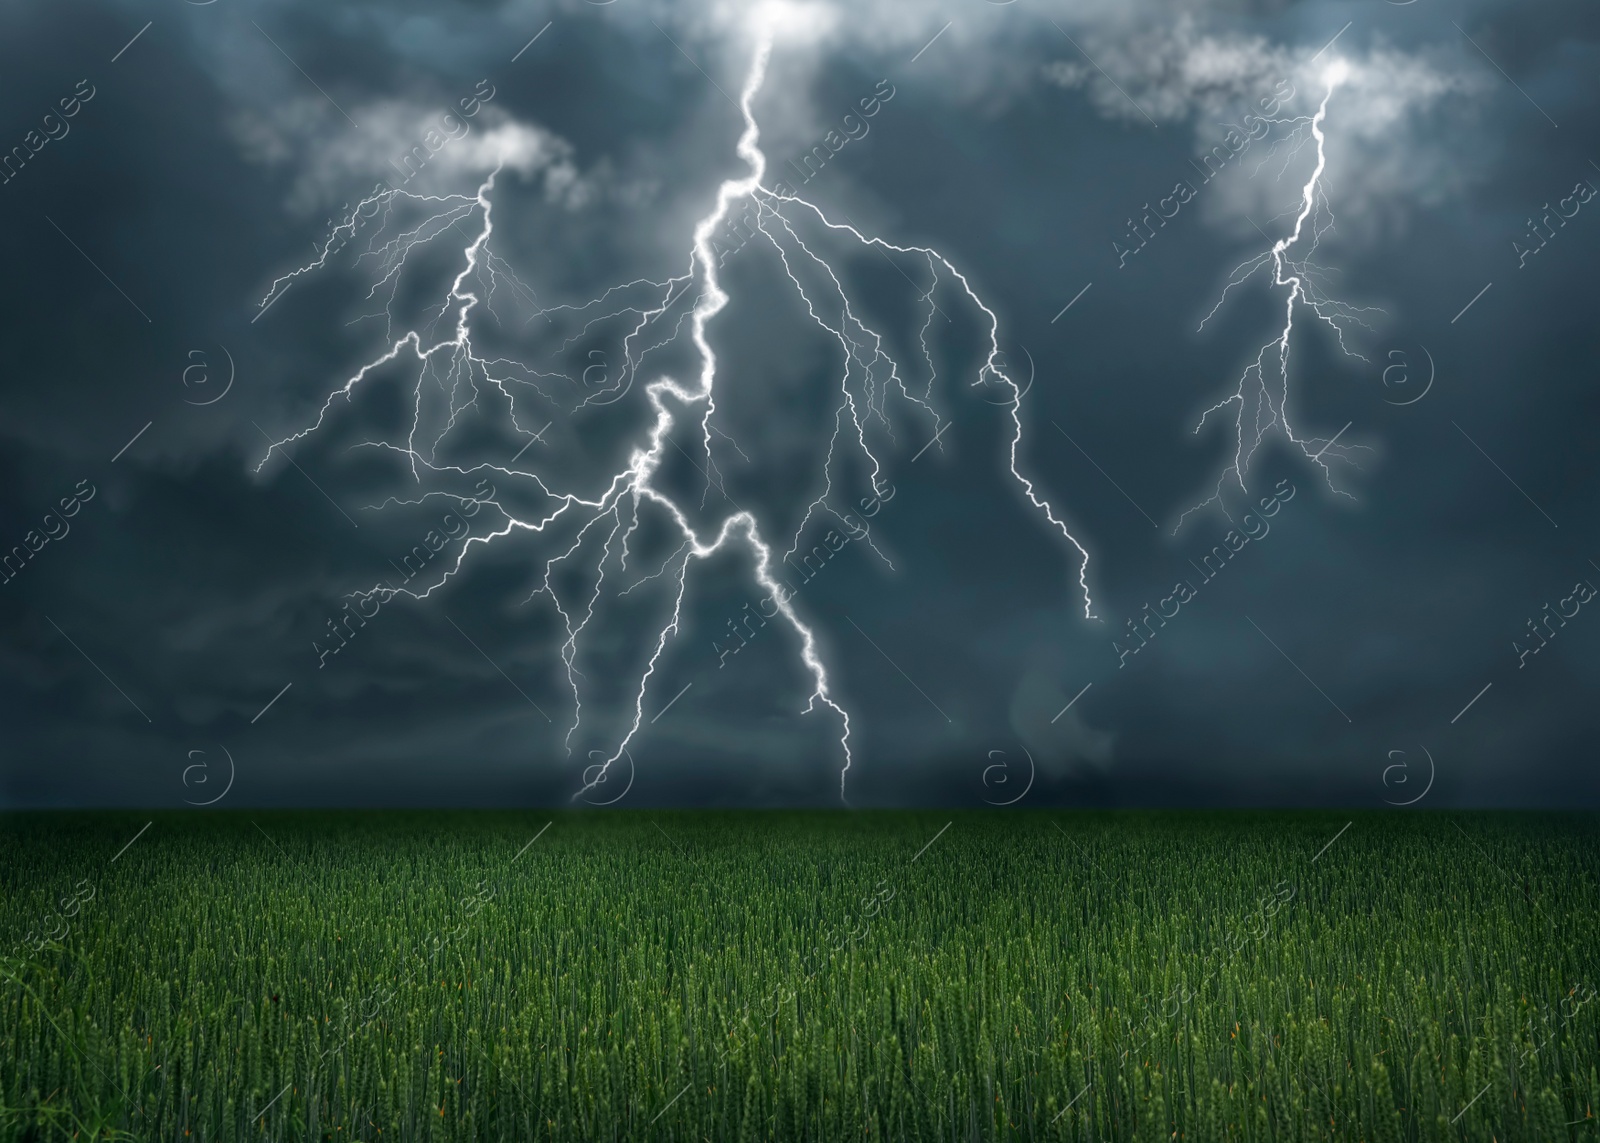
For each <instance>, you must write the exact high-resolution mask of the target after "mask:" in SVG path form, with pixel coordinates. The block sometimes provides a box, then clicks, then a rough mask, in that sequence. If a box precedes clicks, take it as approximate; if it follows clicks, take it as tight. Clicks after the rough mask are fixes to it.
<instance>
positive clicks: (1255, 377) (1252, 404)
mask: <svg viewBox="0 0 1600 1143" xmlns="http://www.w3.org/2000/svg"><path fill="white" fill-rule="evenodd" d="M1349 75H1350V68H1349V65H1348V64H1347V63H1346V62H1345V61H1344V60H1335V61H1333V62H1332V63H1331V64H1329V65H1328V67H1327V68H1326V69H1325V70H1324V72H1323V81H1324V82H1325V83H1326V85H1327V90H1326V91H1325V92H1324V93H1323V96H1322V102H1321V104H1319V105H1318V107H1317V111H1316V114H1315V115H1313V116H1312V117H1311V121H1310V133H1311V138H1312V139H1313V140H1314V141H1315V142H1316V150H1317V160H1316V163H1315V165H1314V166H1313V167H1312V171H1311V175H1310V177H1309V178H1307V179H1306V182H1305V185H1304V186H1303V187H1302V188H1301V192H1300V209H1299V213H1298V214H1296V216H1295V220H1294V230H1293V231H1292V232H1291V233H1290V234H1289V235H1288V236H1287V237H1284V238H1280V239H1278V240H1277V241H1276V242H1274V243H1273V244H1272V246H1271V248H1270V249H1268V250H1266V251H1264V252H1262V253H1260V254H1258V255H1256V256H1255V257H1254V258H1251V259H1250V260H1248V261H1246V262H1243V263H1241V264H1240V265H1239V266H1237V267H1235V269H1234V271H1233V274H1232V275H1231V276H1230V277H1229V279H1228V284H1227V285H1226V286H1224V287H1223V289H1222V296H1221V297H1220V298H1218V299H1217V303H1216V305H1214V306H1213V307H1212V308H1211V311H1210V313H1208V314H1206V316H1205V318H1204V319H1203V320H1202V321H1201V322H1200V328H1201V329H1204V328H1205V326H1206V322H1208V321H1210V320H1211V319H1212V317H1214V316H1215V315H1216V312H1217V310H1219V309H1221V308H1222V303H1223V302H1225V301H1227V299H1228V292H1229V291H1230V290H1232V289H1233V288H1234V287H1235V286H1239V285H1242V284H1243V283H1244V282H1246V281H1248V280H1249V279H1250V278H1252V277H1254V276H1255V275H1256V273H1257V272H1258V271H1260V270H1263V269H1266V268H1268V267H1270V268H1271V271H1272V285H1273V286H1274V287H1280V286H1286V287H1288V293H1287V294H1286V295H1285V297H1284V312H1283V328H1282V329H1281V330H1279V331H1278V333H1277V335H1276V336H1274V337H1273V338H1272V340H1270V341H1268V342H1267V343H1266V344H1265V345H1263V346H1262V347H1261V350H1260V352H1258V353H1257V354H1256V357H1255V360H1254V361H1252V362H1251V363H1250V364H1249V365H1248V366H1246V367H1245V370H1244V372H1243V374H1241V375H1240V378H1239V387H1238V388H1237V389H1236V390H1235V391H1234V392H1232V393H1230V394H1228V396H1226V397H1224V398H1223V399H1222V400H1221V401H1218V402H1217V403H1216V404H1215V405H1212V406H1211V407H1210V408H1209V409H1207V410H1206V411H1205V412H1204V413H1202V414H1201V415H1200V420H1199V423H1198V424H1196V425H1195V428H1194V431H1195V432H1196V433H1199V431H1200V430H1201V429H1202V428H1203V427H1204V426H1205V423H1206V419H1207V418H1208V417H1210V416H1211V414H1212V413H1215V412H1216V411H1217V410H1219V409H1222V408H1224V407H1225V406H1227V405H1237V406H1238V412H1237V415H1236V417H1235V420H1234V431H1235V448H1234V454H1233V462H1232V463H1231V464H1229V465H1228V466H1227V467H1226V468H1224V469H1223V470H1222V473H1221V474H1220V475H1219V476H1218V477H1217V484H1216V488H1215V489H1214V490H1213V492H1212V494H1211V495H1210V496H1209V497H1207V498H1206V499H1205V500H1202V501H1201V502H1200V503H1199V504H1196V505H1195V506H1194V507H1193V508H1190V509H1188V510H1187V511H1185V512H1184V513H1183V515H1181V516H1179V517H1178V523H1177V526H1176V527H1174V528H1173V531H1174V532H1176V531H1177V530H1178V528H1181V527H1182V526H1183V521H1184V520H1185V519H1186V518H1188V516H1189V515H1190V514H1191V513H1193V512H1198V511H1199V510H1200V509H1202V508H1204V507H1206V506H1207V505H1209V504H1217V505H1219V506H1221V505H1222V491H1223V487H1224V485H1226V484H1227V483H1228V482H1229V477H1230V476H1231V477H1232V478H1233V480H1234V482H1236V483H1237V484H1238V485H1239V489H1240V491H1241V492H1244V493H1246V494H1248V493H1249V489H1248V488H1247V487H1246V486H1245V475H1246V473H1247V472H1248V471H1249V467H1250V461H1251V458H1252V457H1254V455H1255V452H1256V449H1257V448H1259V447H1260V445H1261V442H1262V441H1263V440H1265V439H1266V436H1267V434H1268V433H1269V432H1270V431H1272V429H1273V428H1275V427H1278V428H1280V429H1281V431H1282V434H1283V437H1284V439H1285V440H1287V441H1289V442H1290V443H1291V444H1293V445H1295V446H1296V447H1298V448H1299V449H1300V451H1301V452H1302V453H1304V454H1305V456H1306V458H1307V459H1308V460H1310V461H1311V462H1312V463H1313V464H1315V465H1316V466H1317V467H1319V468H1320V469H1322V471H1323V475H1324V478H1325V479H1326V481H1327V484H1328V487H1329V489H1331V490H1332V491H1334V492H1336V493H1338V494H1339V495H1341V496H1349V495H1350V494H1349V493H1348V492H1345V491H1344V490H1343V489H1340V488H1338V487H1337V486H1336V485H1335V484H1334V482H1333V470H1332V468H1331V467H1330V464H1329V461H1328V460H1324V459H1323V457H1324V456H1326V457H1328V458H1329V460H1333V459H1339V460H1345V461H1350V460H1351V454H1352V453H1353V452H1356V451H1359V450H1360V449H1361V447H1362V446H1359V445H1341V444H1338V443H1337V439H1338V436H1337V434H1335V437H1334V438H1333V439H1331V440H1328V441H1323V440H1322V439H1321V438H1317V437H1308V438H1301V437H1297V436H1296V435H1295V432H1294V429H1293V428H1292V427H1291V426H1290V424H1289V339H1290V336H1291V335H1292V334H1293V332H1294V313H1295V306H1296V304H1302V305H1304V306H1305V307H1306V308H1307V309H1309V310H1310V311H1311V313H1312V314H1313V315H1314V316H1315V317H1316V318H1317V319H1319V320H1321V321H1324V322H1326V323H1327V324H1328V325H1329V326H1330V327H1332V329H1333V331H1334V333H1335V335H1336V336H1337V338H1338V341H1339V348H1340V350H1341V351H1342V352H1344V353H1345V354H1347V355H1348V356H1351V357H1355V358H1357V359H1359V360H1362V361H1365V360H1366V358H1365V357H1362V356H1361V354H1359V353H1357V352H1355V351H1354V350H1352V349H1350V348H1349V347H1348V346H1347V345H1346V344H1345V340H1344V335H1345V325H1344V323H1354V324H1356V325H1361V326H1365V325H1366V323H1365V322H1363V321H1362V320H1361V318H1360V316H1359V315H1360V314H1362V313H1366V312H1371V310H1370V307H1360V306H1352V305H1349V304H1347V303H1344V302H1341V301H1337V300H1335V299H1332V298H1329V297H1327V296H1326V295H1325V294H1324V293H1323V292H1322V290H1321V288H1320V286H1318V284H1317V277H1318V276H1319V274H1320V273H1321V271H1320V269H1319V268H1318V267H1317V266H1316V264H1315V263H1313V262H1312V261H1311V260H1310V259H1311V256H1312V255H1314V254H1315V253H1316V251H1317V246H1318V244H1319V243H1320V242H1321V240H1322V236H1323V235H1324V234H1326V233H1327V232H1328V231H1329V230H1330V229H1332V227H1333V216H1332V213H1331V212H1330V211H1329V209H1328V206H1327V197H1326V191H1325V190H1324V188H1323V185H1322V179H1323V175H1324V173H1325V172H1326V171H1327V165H1328V156H1327V147H1326V144H1327V137H1326V135H1325V134H1324V133H1323V129H1322V128H1323V123H1324V122H1325V121H1326V120H1327V117H1328V102H1329V101H1330V100H1331V99H1332V98H1333V93H1334V91H1335V90H1336V89H1337V88H1338V87H1339V85H1340V84H1342V83H1343V82H1345V80H1347V79H1348V78H1349ZM1273 122H1281V121H1278V120H1274V121H1273ZM1289 122H1297V121H1294V120H1291V121H1289ZM1294 149H1295V150H1297V149H1298V148H1294ZM1308 223H1309V226H1308ZM1302 236H1305V238H1306V242H1307V245H1306V251H1305V254H1304V255H1303V256H1301V257H1298V258H1296V257H1291V256H1290V253H1289V252H1290V250H1291V248H1293V247H1294V246H1295V245H1296V244H1297V243H1299V242H1300V241H1301V238H1302ZM1274 346H1276V347H1277V355H1276V358H1277V376H1276V378H1275V389H1276V391H1274V388H1273V387H1269V385H1268V377H1267V371H1268V365H1267V361H1268V354H1269V353H1270V352H1271V350H1272V349H1273V347H1274ZM1247 421H1248V422H1249V426H1248V428H1247V425H1246V422H1247ZM1247 438H1248V440H1247ZM1318 445H1320V446H1321V447H1320V448H1318V447H1317V446H1318ZM1313 449H1315V451H1313ZM1351 463H1354V462H1353V461H1351ZM1224 511H1226V508H1224Z"/></svg>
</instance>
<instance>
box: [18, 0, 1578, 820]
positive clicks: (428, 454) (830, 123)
mask: <svg viewBox="0 0 1600 1143" xmlns="http://www.w3.org/2000/svg"><path fill="white" fill-rule="evenodd" d="M763 43H766V44H768V45H769V48H768V49H767V50H768V51H769V52H770V54H768V55H763V54H762V53H763V47H762V45H763ZM762 59H764V60H765V67H764V70H763V71H761V72H760V73H759V75H758V73H756V72H753V70H752V69H753V67H756V66H757V65H758V64H759V62H760V61H761V60H762ZM0 75H3V76H4V77H5V79H4V83H3V88H0V146H3V147H4V148H5V149H6V150H7V153H8V154H9V156H10V157H9V158H7V159H5V160H4V161H3V164H0V179H4V182H3V183H0V212H3V217H4V219H5V221H6V226H5V237H4V240H3V241H4V251H5V265H6V272H5V273H4V274H3V275H0V315H3V317H0V321H3V322H4V326H5V339H4V344H5V347H6V367H5V370H4V377H5V380H4V387H3V389H0V549H3V551H4V553H6V560H5V563H4V570H3V572H0V579H3V580H4V582H3V583H0V628H3V637H0V720H3V723H0V725H3V729H4V734H3V737H0V806H5V807H8V808H18V807H64V806H107V805H141V806H150V807H181V806H183V805H185V804H189V805H200V804H211V805H216V806H219V807H243V806H267V805H273V806H277V805H314V806H322V805H357V806H360V805H400V804H404V805H472V806H478V805H521V804H548V805H565V804H568V803H569V802H570V801H572V799H574V797H575V796H576V797H577V803H576V804H580V805H581V804H584V803H589V804H614V805H618V806H651V805H667V804H682V805H749V806H770V805H823V806H827V805H839V804H841V789H842V792H843V793H842V796H843V799H844V800H845V801H847V802H848V804H850V805H858V806H873V805H920V804H928V803H948V804H954V805H972V806H979V805H983V804H985V803H987V804H1003V803H1016V804H1039V805H1045V804H1052V803H1055V804H1081V805H1128V804H1168V805H1267V804H1295V805H1321V804H1347V805H1361V806H1366V805H1370V806H1381V805H1383V804H1385V803H1389V804H1401V803H1408V802H1409V803H1412V804H1418V805H1421V806H1424V807H1428V806H1438V807H1445V806H1573V805H1580V806H1593V805H1595V804H1596V803H1597V802H1600V768H1597V765H1596V761H1595V751H1594V749H1593V743H1594V736H1595V733H1596V731H1597V729H1600V725H1597V716H1596V708H1595V705H1594V695H1595V688H1596V684H1597V682H1600V667H1597V666H1596V665H1595V664H1596V662H1597V657H1596V656H1597V653H1600V602H1596V603H1594V604H1593V605H1592V606H1591V605H1589V603H1588V600H1589V597H1590V596H1592V595H1593V594H1595V588H1594V587H1591V586H1589V585H1590V584H1594V585H1600V542H1596V539H1595V536H1596V533H1595V529H1596V526H1597V523H1600V521H1597V518H1596V511H1597V508H1600V504H1597V500H1596V496H1595V493H1594V489H1595V465H1596V457H1595V449H1594V447H1593V443H1592V442H1593V438H1594V430H1595V426H1596V423H1597V421H1596V413H1597V409H1596V398H1595V396H1594V392H1595V380H1596V362H1597V360H1600V358H1597V349H1600V346H1597V339H1600V324H1597V323H1596V321H1595V316H1594V315H1595V302H1596V298H1597V287H1596V284H1595V275H1594V266H1595V260H1596V255H1597V252H1600V201H1593V200H1592V197H1591V196H1594V195H1595V194H1596V188H1600V143H1597V140H1600V115H1597V100H1596V94H1597V90H1596V89H1597V85H1600V12H1597V11H1596V10H1595V8H1594V7H1593V5H1589V4H1579V3H1575V2H1574V3H1565V2H1562V3H1552V4H1543V5H1539V6H1537V8H1536V9H1535V8H1530V7H1529V6H1526V5H1515V4H1508V3H1495V4H1490V3H1476V2H1468V3H1456V4H1450V5H1446V4H1442V3H1439V2H1437V0H1414V2H1412V3H1406V4H1399V3H1391V2H1383V0H1377V2H1361V3H1335V2H1317V3H1298V4H1294V3H1270V2H1264V0H1263V2H1259V3H1243V2H1241V3H1216V4H1198V3H1190V4H1180V5H1176V6H1174V5H1170V4H1164V5H1153V4H1148V3H1144V2H1142V0H1140V2H1136V3H1132V4H1128V3H1116V4H1112V3H1104V4H1101V3H1096V4H1070V3H1054V4H1051V3H1042V2H1039V0H1016V2H1015V3H1009V4H996V3H986V2H983V0H961V2H959V3H938V4H931V5H916V6H913V5H906V4H903V3H898V2H894V3H889V2H886V0H868V2H865V3H844V2H842V0H807V2H800V0H788V2H770V3H760V4H726V3H715V2H711V0H691V2H690V3H671V4H668V3H655V2H648V0H616V2H614V3H608V4H597V3H589V2H581V0H573V2H570V3H555V4H552V3H547V2H540V3H504V4H500V3H490V2H487V0H480V2H471V3H466V2H463V3H453V4H440V3H389V2H385V3H382V4H364V3H353V4H336V5H330V4H321V3H309V2H302V0H295V2H287V3H284V2H280V3H264V2H254V0H212V2H211V3H205V4H200V3H194V2H184V0H162V2H151V0H140V2H127V3H97V2H91V0H70V2H67V3H59V4H43V3H27V4H10V5H6V6H5V7H4V9H3V11H0ZM753 76H756V77H757V78H759V80H760V82H759V83H753V82H752V77H753ZM745 95H748V101H749V107H750V113H751V117H752V121H753V123H754V124H756V125H757V126H759V139H758V140H757V141H754V142H752V139H751V135H752V132H750V131H749V130H748V128H747V124H746V121H745V117H744V115H743V113H742V111H741V107H740V104H741V100H742V97H744V96H745ZM1324 97H1326V102H1325V105H1324ZM868 109H870V114H868ZM1319 112H1320V113H1319ZM741 133H745V142H744V144H743V145H741V142H740V139H741ZM758 152H759V154H758ZM752 156H755V157H756V159H758V160H759V159H761V158H762V157H764V162H765V164H766V169H765V173H764V176H763V179H762V182H763V185H764V187H765V188H766V190H765V191H764V192H756V196H757V197H760V198H761V199H762V201H764V202H765V203H766V204H767V206H768V208H769V209H768V210H767V212H766V213H765V214H763V215H761V216H760V217H761V219H762V222H761V227H760V228H759V229H757V228H755V226H754V221H755V219H756V218H757V217H758V216H757V214H756V213H755V212H753V211H752V210H751V202H752V195H751V193H750V188H749V186H748V185H744V186H741V185H739V183H738V180H742V179H747V178H748V177H749V176H750V173H751V166H750V162H751V161H752ZM808 157H809V159H810V165H809V168H806V167H804V166H803V164H804V163H805V161H806V159H807V158H808ZM801 170H804V171H805V173H806V174H807V175H808V176H809V177H808V178H806V179H805V180H803V181H802V179H801V177H800V175H799V174H797V171H801ZM779 184H783V185H782V186H780V185H779ZM1308 185H1309V186H1310V187H1311V206H1310V209H1309V211H1308V212H1307V213H1306V214H1305V218H1304V221H1303V222H1298V225H1299V227H1300V236H1299V238H1298V239H1295V240H1294V241H1293V242H1292V243H1291V244H1288V245H1286V243H1288V242H1289V240H1290V239H1291V238H1292V236H1293V235H1294V234H1295V232H1296V227H1297V221H1298V220H1299V218H1300V215H1301V213H1302V204H1303V202H1304V201H1305V194H1306V188H1307V187H1308ZM719 188H720V189H719ZM773 192H776V194H777V195H778V196H780V197H774V196H773ZM719 193H720V195H721V197H722V199H723V200H726V201H725V202H724V205H723V207H722V208H721V209H722V210H723V214H722V215H715V212H717V211H718V209H719ZM796 199H803V200H804V201H794V200H796ZM813 207H814V208H815V209H813ZM819 212H820V213H819ZM714 215H715V217H714ZM724 215H725V216H724ZM824 218H826V220H827V222H826V223H824V221H823V219H824ZM718 219H720V221H718ZM706 220H712V221H706ZM697 234H698V236H699V240H700V241H699V245H698V248H697ZM879 240H881V241H879ZM1313 246H1314V250H1313ZM697 249H698V252H697ZM1274 250H1279V251H1280V252H1281V253H1280V257H1281V258H1282V259H1284V260H1285V261H1286V268H1285V269H1284V270H1283V271H1282V273H1283V274H1284V275H1286V276H1293V277H1294V280H1295V281H1297V282H1303V283H1304V285H1305V288H1306V291H1308V292H1303V293H1301V294H1298V295H1297V294H1294V293H1292V292H1291V287H1290V286H1289V285H1288V284H1287V280H1288V279H1287V277H1285V278H1284V279H1283V281H1282V284H1280V283H1279V282H1275V280H1274V268H1273V265H1274V264H1273V253H1272V252H1273V251H1274ZM708 253H709V255H710V257H707V256H706V255H707V254H708ZM1307 260H1308V261H1307ZM1241 266H1242V267H1243V269H1242V270H1240V271H1239V272H1238V273H1235V268H1236V267H1241ZM1252 266H1254V267H1257V272H1255V273H1254V274H1247V273H1246V271H1249V270H1250V269H1251V267H1252ZM1230 283H1232V284H1230ZM1291 298H1293V299H1294V300H1293V301H1292V302H1291V301H1290V299H1291ZM1219 302H1220V304H1219ZM1214 307H1215V308H1214ZM1286 320H1290V321H1291V322H1292V326H1291V328H1290V331H1289V335H1288V340H1287V370H1286V373H1285V372H1283V371H1280V356H1279V348H1278V344H1277V342H1278V338H1279V335H1280V334H1281V333H1282V331H1283V327H1284V323H1285V321H1286ZM991 322H992V323H993V332H992V333H991ZM1202 322H1203V327H1202ZM702 327H703V338H704V342H705V346H706V347H707V348H709V350H710V351H711V354H712V355H713V356H712V357H711V358H710V359H708V358H707V356H706V354H705V352H704V351H703V350H702V348H701V347H700V346H699V345H697V340H698V339H699V334H698V333H697V331H698V330H700V329H701V328H702ZM991 336H992V337H993V339H994V340H993V344H992V345H991V340H990V339H991ZM419 348H420V349H422V350H426V351H427V352H428V356H427V357H426V359H425V360H424V359H422V358H419V356H418V349H419ZM1258 354H1260V355H1261V356H1260V358H1259V361H1260V363H1261V364H1260V369H1259V372H1257V371H1256V367H1255V365H1254V364H1253V363H1256V362H1257V361H1258ZM708 360H709V361H710V362H711V363H712V364H714V371H713V372H712V373H711V374H710V377H709V381H708V377H707V369H708ZM1285 376H1286V378H1287V397H1286V399H1285V398H1284V383H1285ZM707 383H709V384H710V386H711V394H712V397H713V399H714V402H715V404H714V408H712V409H710V411H709V415H708V405H707V400H706V397H705V395H704V392H703V390H702V386H703V385H705V384H707ZM1236 390H1238V391H1239V392H1241V393H1242V394H1243V397H1242V399H1236V400H1232V401H1229V400H1227V398H1228V397H1229V395H1230V394H1231V393H1234V392H1235V391H1236ZM1019 392H1020V394H1021V395H1020V400H1018V399H1016V398H1015V397H1014V394H1016V393H1019ZM1262 394H1265V396H1264V397H1263V396H1262ZM1208 408H1209V409H1211V412H1209V413H1207V410H1208ZM1202 415H1205V417H1206V419H1205V422H1204V424H1203V425H1201V426H1200V427H1199V430H1198V431H1196V428H1197V425H1199V424H1200V421H1201V418H1202ZM1285 415H1286V417H1287V423H1288V426H1289V428H1288V431H1287V432H1286V431H1285V426H1284V417H1285ZM1019 431H1020V440H1019V441H1016V443H1014V438H1016V437H1017V436H1018V434H1019ZM1241 441H1242V442H1243V443H1242V444H1241V443H1240V442H1241ZM275 446H276V447H275ZM1013 449H1014V457H1015V459H1014V461H1013ZM1013 464H1014V468H1015V471H1013ZM1241 478H1242V479H1241ZM1219 488H1220V490H1221V491H1220V494H1218V495H1219V499H1216V500H1211V501H1210V502H1209V503H1208V502H1207V501H1208V499H1209V498H1211V497H1213V495H1214V494H1216V493H1217V490H1218V489H1219ZM1035 501H1037V503H1036V502H1035ZM1263 501H1265V506H1263ZM1191 508H1197V510H1196V511H1193V512H1189V513H1188V514H1187V515H1185V512H1186V510H1188V509H1191ZM719 536H720V537H721V542H720V544H719V543H718V538H719ZM1080 545H1081V549H1082V552H1086V553H1087V563H1086V564H1085V558H1084V555H1083V554H1082V553H1081V552H1080V550H1079V546H1080ZM791 548H792V549H793V554H792V555H788V553H790V550H791ZM762 551H767V552H770V556H769V557H768V562H767V564H766V565H765V568H763V565H762V563H761V552H762ZM786 555H788V558H786ZM808 557H809V558H808ZM763 580H766V581H768V583H767V585H765V586H764V585H763V582H762V581H763ZM776 581H781V582H782V583H783V584H784V585H786V591H785V592H784V593H783V594H782V595H781V599H774V597H773V594H772V592H771V590H770V585H771V583H773V582H776ZM790 593H792V594H790ZM1592 612H1594V613H1596V614H1591V613H1592ZM358 613H359V614H360V618H359V619H358V618H355V616H356V615H357V614H358ZM335 627H337V628H338V629H339V631H340V634H339V635H337V636H335V635H334V633H333V629H334V628H335ZM1135 628H1136V629H1137V632H1136V631H1135ZM736 631H737V632H738V633H737V634H735V632H736ZM846 720H848V736H847V737H846V735H845V728H846ZM847 751H848V755H847ZM847 758H848V769H846V766H847ZM602 767H605V768H604V769H602ZM1422 799H1426V800H1425V801H1424V800H1422Z"/></svg>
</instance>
